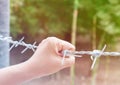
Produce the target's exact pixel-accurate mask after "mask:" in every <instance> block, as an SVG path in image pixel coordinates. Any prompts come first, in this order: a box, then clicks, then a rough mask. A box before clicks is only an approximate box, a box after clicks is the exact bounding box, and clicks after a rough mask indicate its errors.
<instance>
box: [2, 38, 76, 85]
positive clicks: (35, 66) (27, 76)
mask: <svg viewBox="0 0 120 85" xmlns="http://www.w3.org/2000/svg"><path fill="white" fill-rule="evenodd" d="M63 50H75V47H74V46H73V45H72V44H70V43H68V42H66V41H63V40H60V39H58V38H55V37H48V38H46V39H44V40H43V41H42V42H41V43H40V44H39V46H38V48H37V50H36V52H35V53H34V54H33V56H32V57H31V58H30V59H28V60H27V61H25V62H23V63H20V64H17V65H13V66H10V67H7V68H3V69H0V85H19V84H21V83H23V82H25V81H28V80H31V79H34V78H37V77H43V76H47V75H50V74H53V73H56V72H58V71H59V70H61V69H64V68H66V67H70V66H71V65H73V64H74V63H75V58H74V57H67V58H65V60H64V63H63V64H62V63H61V61H62V53H61V52H62V51H63Z"/></svg>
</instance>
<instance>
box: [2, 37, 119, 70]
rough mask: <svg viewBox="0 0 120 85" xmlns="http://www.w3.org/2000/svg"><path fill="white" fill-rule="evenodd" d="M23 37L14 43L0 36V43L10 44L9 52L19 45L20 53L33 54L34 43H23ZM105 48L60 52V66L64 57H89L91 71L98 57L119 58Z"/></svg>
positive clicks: (10, 39) (117, 54)
mask: <svg viewBox="0 0 120 85" xmlns="http://www.w3.org/2000/svg"><path fill="white" fill-rule="evenodd" d="M23 40H24V37H22V38H21V39H20V40H19V41H14V40H12V37H4V36H2V35H0V41H6V42H8V43H11V44H12V46H11V47H10V48H9V51H11V50H12V49H13V48H14V47H17V46H19V45H21V46H24V47H25V49H24V50H22V51H21V53H24V52H25V51H27V50H28V49H31V50H33V52H35V49H36V48H37V47H38V46H36V42H34V43H33V44H27V43H25V42H24V41H23ZM105 48H106V45H105V46H104V48H103V49H102V50H93V51H70V50H64V51H63V52H62V54H63V59H62V64H63V63H64V58H65V56H74V57H82V55H89V56H91V59H92V60H93V63H92V65H91V69H93V67H94V65H95V63H96V60H97V58H98V57H100V56H120V52H104V50H105Z"/></svg>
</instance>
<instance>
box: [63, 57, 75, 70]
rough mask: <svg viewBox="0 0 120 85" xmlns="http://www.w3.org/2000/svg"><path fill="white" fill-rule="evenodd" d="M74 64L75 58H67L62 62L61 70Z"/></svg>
mask: <svg viewBox="0 0 120 85" xmlns="http://www.w3.org/2000/svg"><path fill="white" fill-rule="evenodd" d="M74 63H75V57H74V56H69V58H65V59H64V62H63V68H66V67H70V66H71V65H73V64H74Z"/></svg>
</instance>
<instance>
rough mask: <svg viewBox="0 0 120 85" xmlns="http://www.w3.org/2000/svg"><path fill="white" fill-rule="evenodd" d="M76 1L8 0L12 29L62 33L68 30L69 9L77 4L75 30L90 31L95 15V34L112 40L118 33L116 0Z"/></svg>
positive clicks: (119, 7)
mask: <svg viewBox="0 0 120 85" xmlns="http://www.w3.org/2000/svg"><path fill="white" fill-rule="evenodd" d="M75 4H76V5H74V1H73V0H11V31H12V32H11V33H12V35H14V36H16V35H18V34H26V35H27V36H33V37H35V36H38V35H39V36H40V35H45V36H50V35H54V36H57V35H59V36H63V37H64V36H65V35H66V33H67V34H70V33H71V32H70V30H71V24H72V14H73V13H72V12H73V8H74V7H77V8H78V12H79V15H78V26H77V27H78V31H77V34H89V35H91V34H90V33H92V32H91V31H92V27H93V23H92V22H93V17H94V16H97V31H98V34H100V35H98V37H100V36H101V35H102V34H103V33H105V34H106V39H108V40H109V41H111V42H112V41H113V40H114V39H115V38H116V37H117V36H119V35H120V28H119V27H120V17H119V16H120V1H119V0H76V2H75ZM107 36H110V38H108V37H107ZM112 38H114V39H113V40H112ZM108 40H107V41H108ZM108 43H109V42H108Z"/></svg>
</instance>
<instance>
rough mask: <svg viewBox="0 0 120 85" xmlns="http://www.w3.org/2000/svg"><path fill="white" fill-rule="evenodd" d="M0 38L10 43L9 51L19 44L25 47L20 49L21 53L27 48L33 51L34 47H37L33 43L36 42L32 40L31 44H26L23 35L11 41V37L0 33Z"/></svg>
mask: <svg viewBox="0 0 120 85" xmlns="http://www.w3.org/2000/svg"><path fill="white" fill-rule="evenodd" d="M0 40H1V41H6V42H8V43H11V44H12V46H11V47H10V49H9V51H11V50H12V49H13V48H14V47H17V46H19V45H21V46H24V47H26V48H25V49H24V50H23V51H21V53H24V52H25V51H27V50H28V49H31V50H33V51H35V49H36V48H37V46H36V45H35V44H36V42H34V43H33V44H27V43H25V42H24V41H23V40H24V37H22V38H21V39H20V40H19V41H13V40H12V37H3V36H2V35H0Z"/></svg>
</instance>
